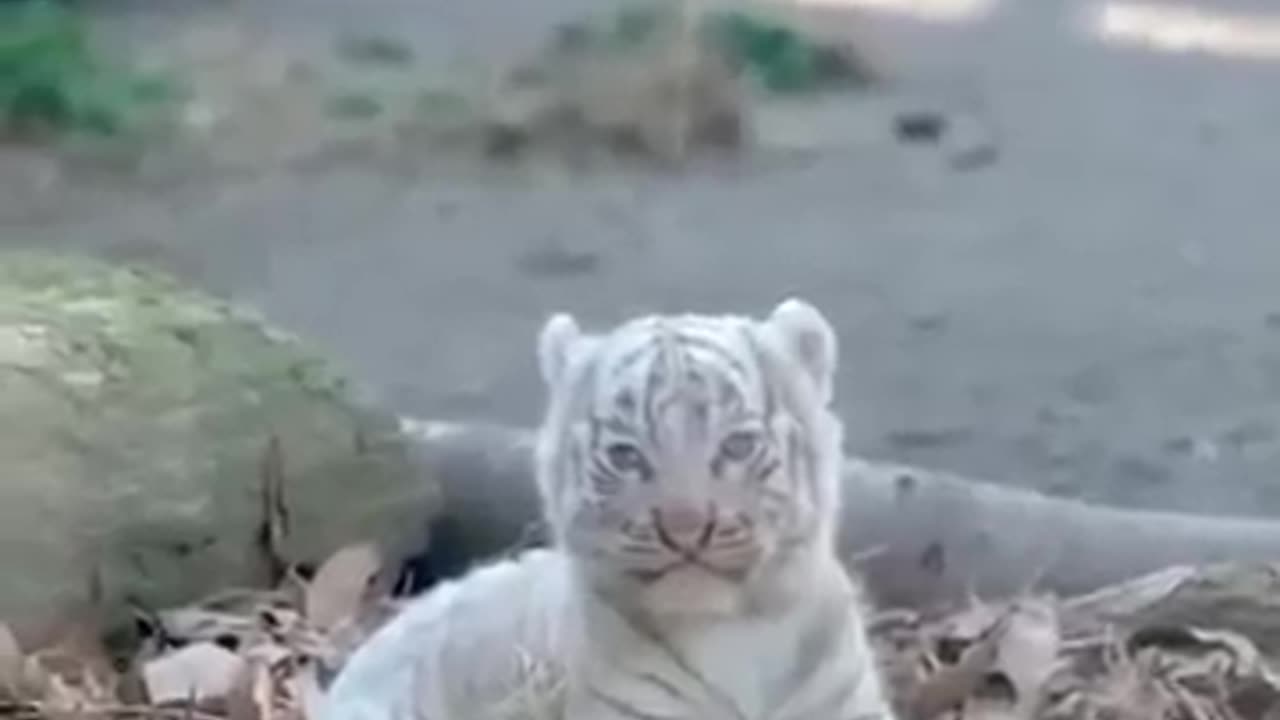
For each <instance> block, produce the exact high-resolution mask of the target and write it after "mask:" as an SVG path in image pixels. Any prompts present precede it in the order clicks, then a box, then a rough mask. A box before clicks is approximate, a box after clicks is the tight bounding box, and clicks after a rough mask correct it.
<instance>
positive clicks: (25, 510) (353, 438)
mask: <svg viewBox="0 0 1280 720" xmlns="http://www.w3.org/2000/svg"><path fill="white" fill-rule="evenodd" d="M0 427H2V428H3V429H4V430H3V432H0V468H3V470H0V472H3V474H4V477H3V481H2V482H0V617H4V618H12V617H15V616H30V615H33V614H39V613H42V612H47V611H49V610H50V609H53V608H57V607H62V606H65V605H67V604H70V603H76V602H78V601H82V600H84V599H85V596H86V593H87V592H88V588H89V587H90V585H91V578H95V577H96V578H97V580H94V581H92V582H96V583H98V586H99V587H100V588H101V590H102V591H103V599H104V600H105V601H106V602H107V603H108V604H109V605H111V606H113V607H119V606H122V605H123V602H124V601H125V600H126V599H129V598H136V599H137V600H139V601H141V602H142V603H144V604H146V605H152V606H155V605H168V604H172V603H180V602H184V601H188V600H190V599H192V598H194V597H196V596H197V595H199V594H202V593H205V592H208V591H211V590H214V589H217V588H222V587H227V586H236V585H245V584H252V583H256V582H261V581H262V580H263V574H262V569H261V568H262V562H261V561H262V557H263V554H262V553H261V551H260V550H259V546H260V539H261V535H262V527H263V516H264V511H263V475H264V470H265V469H266V468H267V467H268V466H270V465H271V464H272V463H271V462H270V461H269V460H268V458H269V456H270V453H269V452H268V448H270V447H271V446H272V444H273V438H274V439H275V441H274V442H277V443H278V445H277V447H278V449H279V454H278V458H280V459H281V460H282V461H283V463H282V467H283V482H282V484H281V485H282V488H283V492H282V495H283V508H284V511H283V513H280V514H279V516H278V519H282V520H284V521H285V522H283V523H277V527H279V528H280V529H283V530H286V531H287V532H285V533H284V537H283V539H282V541H281V542H280V543H279V550H280V551H281V554H282V555H283V556H284V559H285V560H286V561H291V562H306V561H311V560H317V559H322V558H323V557H324V556H325V555H327V554H328V553H329V552H331V551H333V550H334V549H336V548H337V547H339V546H341V545H344V544H347V543H349V542H353V541H360V540H366V539H367V540H374V541H376V542H379V543H381V544H382V545H383V546H384V548H386V549H387V551H388V552H391V553H394V554H399V553H404V552H409V551H413V550H415V549H418V548H420V547H421V546H423V544H424V543H425V539H424V535H425V527H426V521H427V519H428V517H429V516H430V515H431V514H432V513H433V512H434V511H435V508H436V505H437V503H438V493H437V490H436V488H435V487H434V486H433V485H432V483H430V482H428V481H427V479H426V478H424V477H423V475H422V474H421V472H419V471H418V470H417V469H416V468H415V466H414V464H413V462H412V459H411V456H410V454H409V453H410V449H409V447H408V446H407V444H406V442H405V440H404V438H403V436H402V435H401V433H400V430H399V426H398V421H397V418H396V417H395V416H394V415H392V414H390V413H384V412H381V411H379V410H377V409H376V408H374V407H372V406H371V405H369V404H367V403H364V402H362V401H360V400H357V399H356V398H355V397H354V393H353V391H352V390H351V389H350V388H349V387H348V385H347V383H346V382H345V381H344V380H343V379H342V378H341V377H339V376H338V375H337V374H336V373H335V372H334V371H333V370H332V369H331V368H330V367H329V366H328V364H327V363H326V362H325V361H324V360H322V359H320V358H319V357H318V356H317V355H315V354H314V353H313V352H312V351H311V350H309V349H308V348H306V347H305V346H304V345H303V344H302V343H301V342H299V341H298V340H297V339H295V338H292V337H289V336H287V335H285V334H283V333H281V332H279V331H277V330H274V329H272V328H270V327H269V326H268V325H266V324H265V323H264V322H262V321H261V320H260V319H258V318H256V317H254V316H253V315H252V314H250V313H247V312H246V311H244V310H242V309H239V308H236V307H233V306H232V305H230V304H228V303H225V302H222V301H219V300H217V299H214V298H210V297H207V296H205V295H202V294H200V293H198V292H194V291H192V290H190V289H187V288H184V287H183V286H182V285H180V284H179V283H177V282H176V281H175V280H173V279H171V278H168V277H166V276H164V275H162V274H158V273H154V272H149V271H144V270H141V269H136V268H128V267H115V266H111V265H106V264H102V263H99V262H96V261H92V260H89V259H85V258H80V257H74V256H61V255H53V254H39V253H4V254H0Z"/></svg>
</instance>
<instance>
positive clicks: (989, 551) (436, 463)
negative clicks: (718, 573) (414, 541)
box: [403, 419, 1280, 608]
mask: <svg viewBox="0 0 1280 720" xmlns="http://www.w3.org/2000/svg"><path fill="white" fill-rule="evenodd" d="M403 425H404V428H405V429H406V431H408V433H409V434H410V435H411V436H412V437H413V438H414V447H415V452H416V453H417V455H418V459H419V460H420V461H421V462H422V463H423V464H424V467H425V468H427V470H428V471H429V472H430V473H431V474H432V475H434V476H435V477H436V478H437V479H438V480H439V482H440V483H441V484H442V489H443V494H444V503H443V507H444V508H445V509H444V511H443V514H442V515H441V516H439V517H437V518H436V519H435V520H434V522H433V528H432V531H433V532H432V541H431V548H430V549H429V551H428V552H427V553H426V554H425V556H424V557H423V558H422V559H420V565H419V566H420V570H421V575H420V580H421V581H424V582H430V581H432V580H434V579H438V578H440V577H442V576H449V575H455V574H457V573H458V572H460V571H462V570H463V569H465V568H466V567H467V566H469V565H470V564H473V563H475V562H478V561H481V560H483V559H485V558H487V557H491V556H493V555H495V554H497V553H500V552H504V551H507V550H510V549H512V548H514V547H518V546H521V545H527V544H531V543H538V542H541V541H542V540H543V536H542V534H541V532H540V531H539V525H540V523H539V510H538V499H537V493H536V491H535V489H534V484H533V478H532V464H531V460H532V441H533V435H532V433H531V432H530V431H529V430H526V429H519V428H510V427H500V426H471V425H456V424H451V423H438V422H429V421H419V420H408V419H406V420H404V421H403ZM844 482H845V485H844V490H845V492H844V501H843V508H842V518H841V527H840V537H839V550H840V553H841V555H842V557H843V558H845V559H846V561H847V562H848V563H849V564H850V566H851V567H854V568H856V569H857V571H858V572H860V573H861V574H862V576H863V578H864V579H865V582H866V584H867V587H868V589H869V591H870V593H871V594H872V596H873V597H874V599H875V600H877V601H878V602H880V603H885V604H892V605H896V606H904V607H916V608H922V607H928V606H931V605H934V604H937V603H941V602H949V601H955V600H958V599H960V598H962V597H964V596H965V595H966V594H967V593H968V592H970V591H972V592H976V593H978V594H979V595H981V596H984V597H993V596H997V595H1002V594H1007V593H1013V592H1018V591H1019V590H1022V589H1026V588H1028V587H1034V588H1035V589H1038V590H1048V591H1052V592H1055V593H1058V594H1060V595H1078V594H1081V593H1087V592H1090V591H1093V590H1095V589H1098V588H1101V587H1103V586H1106V585H1111V584H1113V583H1118V582H1122V581H1125V580H1128V579H1131V578H1134V577H1136V576H1139V575H1143V574H1146V573H1150V572H1154V571H1157V570H1160V569H1163V568H1166V567H1169V566H1173V565H1207V564H1214V563H1220V562H1227V561H1230V562H1235V563H1251V562H1269V561H1273V560H1280V521H1272V520H1267V519H1255V518H1243V517H1222V516H1199V515H1191V514H1185V513H1174V512H1157V511H1145V510H1130V509H1120V508H1112V507H1105V506H1101V505H1095V504H1089V503H1085V502H1080V501H1076V500H1072V499H1067V498H1060V497H1050V496H1046V495H1042V494H1040V493H1036V492H1033V491H1030V490H1024V489H1019V488H1013V487H1006V486H1000V485H995V484H991V483H986V482H979V481H976V480H970V479H967V478H963V477H959V476H957V475H953V474H950V473H945V472H938V471H933V470H926V469H921V468H912V467H907V466H902V465H893V464H884V463H873V462H869V461H865V460H861V459H857V458H849V459H847V461H846V463H845V469H844Z"/></svg>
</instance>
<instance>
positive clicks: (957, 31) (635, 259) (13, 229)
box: [3, 0, 1280, 513]
mask: <svg viewBox="0 0 1280 720" xmlns="http://www.w3.org/2000/svg"><path fill="white" fill-rule="evenodd" d="M135 4H136V5H141V4H144V3H135ZM161 4H163V3H161ZM599 4H600V3H592V2H589V0H544V2H541V3H532V2H521V3H511V2H507V1H506V0H471V1H470V2H467V3H458V2H450V1H448V0H416V2H409V0H377V1H374V0H361V2H358V3H357V2H350V1H348V2H340V1H339V0H307V2H302V0H267V1H266V2H255V3H246V4H245V6H244V7H242V8H235V7H234V6H221V5H218V6H211V7H210V10H209V12H210V13H211V14H213V15H217V14H220V13H228V12H241V13H247V14H248V15H249V16H250V17H252V18H254V19H255V20H256V21H260V22H262V23H267V24H269V26H271V27H274V28H277V29H279V28H287V29H288V30H289V32H298V33H308V32H312V31H316V32H324V31H327V30H330V29H333V28H336V27H339V26H341V25H343V24H348V23H359V24H363V25H364V26H366V27H371V28H378V29H390V30H393V31H394V32H395V33H397V34H399V35H402V36H409V37H412V38H413V39H414V40H415V41H417V42H419V43H420V44H421V45H423V46H427V47H432V48H435V49H436V50H437V51H439V52H442V53H447V52H450V51H451V50H453V49H455V48H461V47H466V48H468V49H471V50H480V51H494V52H497V51H499V50H503V51H505V50H510V49H512V48H515V47H519V46H521V45H522V44H525V43H528V42H531V41H533V40H535V39H537V38H539V37H540V36H541V34H542V33H543V32H544V30H545V28H546V27H547V26H548V25H549V24H550V23H552V22H554V21H556V20H558V19H562V18H563V17H565V16H566V15H569V14H572V13H574V12H576V11H577V10H580V9H582V8H585V7H589V6H592V5H596V6H599ZM1255 5H1256V4H1255ZM304 6H305V9H304ZM169 7H170V8H171V9H170V10H169V11H167V12H166V14H165V15H164V16H160V17H156V16H154V15H153V14H152V13H148V12H142V11H139V10H138V8H136V7H130V6H125V7H123V8H122V11H123V12H124V14H123V15H119V16H117V18H116V19H117V20H118V21H122V22H123V24H124V26H125V27H128V28H131V29H134V30H137V29H138V28H147V30H146V31H147V32H150V31H152V28H153V27H157V28H162V29H163V28H165V27H167V26H168V25H169V24H172V23H176V22H179V21H181V16H180V15H179V14H178V11H175V10H172V6H169ZM1088 7H1090V5H1086V4H1085V3H1068V2H1066V1H1065V0H1053V1H1051V0H1037V1H1036V2H1022V3H1016V2H1013V1H1012V0H1006V1H1005V3H1004V4H1003V5H1002V6H1000V7H998V8H997V11H996V12H995V13H994V14H993V15H992V16H990V17H988V18H987V19H985V20H983V21H981V22H978V23H974V24H969V25H928V24H921V23H916V22H912V21H908V20H899V19H888V18H886V17H879V18H872V19H871V20H869V21H868V22H870V23H871V24H870V25H868V26H866V27H865V28H864V30H865V29H868V28H869V29H870V31H871V34H872V35H874V37H875V38H876V42H877V43H878V44H879V45H880V46H881V48H882V49H884V51H885V52H886V55H887V57H888V61H889V63H890V64H891V65H892V66H893V67H894V68H895V69H896V70H897V71H898V73H899V75H900V76H901V77H902V78H903V81H904V86H905V87H906V88H908V89H909V91H910V93H909V94H910V98H911V99H910V102H917V101H921V100H922V99H923V101H927V102H928V103H931V104H932V105H935V106H939V107H942V108H943V109H945V110H948V111H951V112H955V113H960V117H961V120H962V121H963V122H961V124H960V126H958V130H959V131H960V132H961V133H962V134H964V135H968V136H969V137H968V138H964V137H962V138H959V139H958V140H957V141H956V142H959V143H961V147H962V148H963V146H964V145H963V144H964V143H967V142H969V141H970V140H972V139H973V138H978V139H980V140H982V141H986V140H992V139H993V140H994V141H995V142H996V143H997V144H998V148H999V154H998V158H997V160H996V162H995V164H993V165H989V166H987V167H983V168H978V169H973V170H969V171H960V170H957V169H955V168H954V167H953V166H952V165H951V164H950V162H949V159H948V158H949V157H952V155H950V154H949V153H951V152H952V151H953V150H954V148H952V147H951V146H947V147H944V148H922V147H907V146H903V145H900V144H897V143H895V142H894V141H893V139H892V134H891V132H890V131H889V129H888V128H887V127H884V126H882V125H880V124H879V121H878V120H876V121H874V122H864V123H862V125H860V126H858V127H860V128H861V129H860V130H858V131H857V133H861V135H858V137H859V138H860V140H858V141H856V142H849V143H845V144H842V145H840V146H839V147H837V148H835V149H832V150H831V151H824V152H818V153H814V154H812V155H806V156H801V157H799V158H791V159H790V160H788V161H786V162H768V161H766V160H757V161H752V162H747V163H742V164H739V165H736V166H734V165H729V166H726V165H724V164H720V165H718V166H716V167H709V168H702V169H696V170H693V171H690V172H687V173H685V174H683V175H680V176H664V177H660V176H653V175H638V174H637V175H622V174H609V175H592V176H586V177H579V178H573V177H565V176H559V175H557V176H554V177H552V178H550V179H541V180H539V179H530V178H529V177H527V176H526V177H511V176H507V177H493V176H491V175H490V174H484V173H475V172H467V173H462V172H455V171H449V170H441V171H439V172H426V173H416V174H413V175H412V176H406V175H404V174H396V173H388V172H384V171H380V170H379V169H377V168H374V167H367V166H362V165H359V164H356V165H346V166H344V165H341V164H337V165H333V166H330V167H328V168H327V169H325V170H323V171H319V170H313V171H311V172H307V173H302V174H296V173H295V174H290V175H285V174H273V175H267V176H262V177H259V178H256V179H253V180H242V181H239V182H228V183H225V184H216V185H215V184H213V183H195V184H189V185H185V186H178V187H172V188H149V189H146V190H140V189H136V188H130V187H125V186H120V187H117V188H115V189H103V188H98V189H95V190H91V191H90V190H86V191H82V192H79V193H76V194H74V197H71V196H69V199H68V200H67V201H66V202H65V204H61V205H59V207H58V208H57V211H56V212H46V213H37V214H29V213H10V214H9V215H8V216H7V219H6V221H5V222H6V226H5V227H4V233H3V237H4V238H5V241H6V242H8V243H11V244H24V245H50V246H59V247H76V248H84V249H88V250H90V251H92V252H95V253H99V254H104V255H108V256H112V257H125V258H130V259H142V260H146V261H148V262H155V263H158V264H161V265H163V266H166V267H170V268H174V269H176V270H178V271H179V272H180V273H182V274H183V275H185V276H187V277H190V278H192V279H193V280H194V281H196V282H198V283H200V284H201V285H204V286H206V287H208V288H211V289H212V290H214V291H216V292H219V293H223V294H227V295H231V296H234V297H237V298H241V299H244V300H246V301H249V302H251V303H254V304H257V305H259V306H260V307H262V308H263V309H264V310H265V311H266V312H267V314H269V315H270V316H271V317H272V318H274V319H275V320H276V321H277V322H279V323H281V324H283V325H286V326H288V327H291V328H293V329H295V330H297V331H299V332H301V333H303V334H305V335H307V336H310V337H311V338H313V339H315V340H316V341H317V342H319V343H320V344H322V345H323V346H325V347H327V348H329V349H330V350H331V351H332V352H333V353H334V354H335V355H336V356H338V357H339V358H340V359H342V360H343V361H345V362H347V363H348V364H349V366H350V367H351V368H352V369H353V370H354V371H355V373H356V374H357V375H359V376H361V377H362V378H364V379H366V380H367V381H369V382H370V383H372V384H374V386H375V388H376V389H377V390H378V391H379V392H380V393H381V394H382V395H383V397H385V399H386V401H387V402H388V403H391V404H392V405H394V406H395V407H398V408H400V409H402V410H404V411H407V412H412V413H416V414H421V415H428V416H435V417H450V418H483V419H492V420H505V421H513V422H521V423H529V422H532V421H533V420H534V419H535V418H536V415H537V410H538V405H539V402H540V398H541V395H540V390H539V388H538V385H537V383H536V381H535V374H534V366H533V358H532V339H533V336H534V334H535V332H536V331H537V328H538V324H539V323H540V321H541V320H542V319H543V317H544V315H545V314H546V313H547V312H549V311H551V310H553V309H568V310H571V311H574V312H575V313H579V314H580V315H582V316H583V317H584V318H587V319H589V320H591V321H598V322H605V321H611V320H616V319H619V318H620V317H622V316H624V315H627V314H631V313H636V312H641V311H650V310H658V309H688V308H696V309H704V310H735V311H764V310H766V309H768V307H769V306H770V305H771V304H772V303H774V302H775V301H776V300H778V299H779V298H780V297H782V296H784V295H786V294H790V293H797V294H800V295H803V296H806V297H808V298H810V299H811V300H813V301H814V302H815V303H817V304H818V305H820V306H821V307H822V308H823V309H825V310H826V311H827V313H828V314H829V315H830V317H831V318H832V319H833V321H834V322H835V323H836V324H837V326H838V329H839V333H840V338H841V341H842V343H843V370H842V378H841V386H840V404H841V407H842V409H843V411H844V415H845V417H846V418H847V421H848V424H849V434H850V440H849V444H850V446H851V448H852V449H854V450H856V451H858V452H862V453H865V454H869V455H872V456H882V457H892V458H895V459H902V460H907V461H911V462H915V463H920V464H927V465H932V466H937V467H943V468H947V469H953V470H958V471H962V472H965V473H970V474H973V475H977V476H983V477H986V478H990V479H993V480H997V481H1000V482H1005V483H1011V484H1019V485H1027V486H1034V487H1039V488H1044V489H1048V490H1050V491H1053V492H1058V493H1063V494H1069V495H1074V496H1083V497H1088V498H1093V499H1105V500H1107V501H1110V502H1115V503H1120V504H1128V505H1149V506H1160V507H1176V508H1183V509H1192V510H1199V511H1206V512H1228V511H1229V512H1243V513H1280V479H1278V478H1277V472H1276V471H1277V470H1278V469H1280V437H1278V436H1277V432H1280V289H1278V288H1277V286H1276V282H1275V279H1276V275H1277V272H1278V271H1280V239H1278V238H1277V237H1276V235H1275V226H1276V220H1277V219H1280V202H1278V200H1280V195H1277V191H1276V188H1278V187H1280V93H1277V92H1275V87H1276V85H1275V83H1276V79H1277V78H1280V74H1277V73H1278V72H1280V67H1277V65H1276V64H1275V63H1268V62H1264V61H1252V62H1249V61H1228V60H1218V59H1211V58H1208V57H1204V56H1176V55H1167V54H1158V53H1153V52H1149V51H1146V50H1140V49H1122V48H1118V47H1110V46H1107V45H1105V44H1103V43H1101V42H1099V41H1097V40H1096V39H1094V38H1090V37H1089V36H1087V35H1086V34H1084V33H1083V32H1082V31H1081V30H1080V28H1081V25H1080V22H1079V19H1080V13H1081V11H1083V10H1085V9H1087V8H1088ZM1234 7H1236V8H1246V9H1247V6H1245V5H1244V4H1241V3H1236V4H1235V6H1234ZM183 12H187V11H183ZM496 18H502V20H495V19H496ZM892 100H894V101H896V102H906V100H903V99H902V98H894V99H892ZM868 113H870V115H869V116H868V117H873V118H875V117H877V116H876V115H875V114H874V112H873V111H872V110H868ZM975 118H976V119H975ZM851 127H853V126H851ZM868 128H870V129H868ZM810 131H811V132H816V131H814V130H812V129H811V128H810ZM824 132H828V131H824ZM851 132H852V131H851ZM857 133H853V134H855V135H856V134H857ZM802 134H803V133H802Z"/></svg>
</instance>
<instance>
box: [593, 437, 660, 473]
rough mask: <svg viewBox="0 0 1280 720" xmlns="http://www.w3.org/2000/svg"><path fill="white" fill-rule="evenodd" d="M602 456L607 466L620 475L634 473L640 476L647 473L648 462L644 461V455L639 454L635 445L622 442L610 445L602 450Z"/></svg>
mask: <svg viewBox="0 0 1280 720" xmlns="http://www.w3.org/2000/svg"><path fill="white" fill-rule="evenodd" d="M604 454H605V458H607V459H608V461H609V465H610V466H611V467H612V468H613V469H614V470H616V471H618V472H620V473H628V474H631V473H634V474H636V475H642V476H643V475H648V473H649V462H648V461H647V460H645V459H644V453H642V452H640V449H639V448H637V447H636V446H635V445H632V444H630V443H624V442H616V443H612V444H610V445H609V446H607V447H606V448H605V449H604Z"/></svg>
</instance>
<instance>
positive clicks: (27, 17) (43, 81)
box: [0, 0, 173, 137]
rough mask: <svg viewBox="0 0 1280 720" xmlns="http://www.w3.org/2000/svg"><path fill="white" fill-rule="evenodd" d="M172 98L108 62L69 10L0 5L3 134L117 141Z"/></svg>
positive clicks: (34, 1) (166, 86)
mask: <svg viewBox="0 0 1280 720" xmlns="http://www.w3.org/2000/svg"><path fill="white" fill-rule="evenodd" d="M172 94H173V88H172V85H171V84H170V83H169V82H168V81H167V80H166V79H164V78H159V77H148V76H145V75H143V74H141V73H138V72H136V71H134V70H132V69H131V68H128V67H124V66H122V65H119V66H118V65H116V64H112V63H109V62H107V61H105V60H104V59H103V58H102V56H101V53H100V52H99V51H98V50H97V49H96V48H94V47H93V45H92V43H91V42H90V37H89V32H88V28H87V27H86V24H85V21H84V19H83V18H82V17H80V16H79V15H77V14H76V12H75V11H74V10H71V9H68V8H66V7H63V6H61V5H59V4H57V3H55V2H53V1H52V0H29V1H27V2H18V3H3V4H0V133H3V134H4V135H7V136H10V137H14V136H19V137H27V136H32V135H46V134H50V133H59V132H67V131H74V132H88V133H93V134H100V135H115V134H119V133H121V132H123V131H126V130H128V129H130V128H131V127H132V126H133V125H134V124H135V122H136V121H138V120H140V119H141V117H142V114H143V113H144V112H145V111H147V110H149V109H151V108H153V107H155V106H156V104H157V103H158V102H160V101H163V100H165V99H168V98H170V97H171V96H172Z"/></svg>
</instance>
